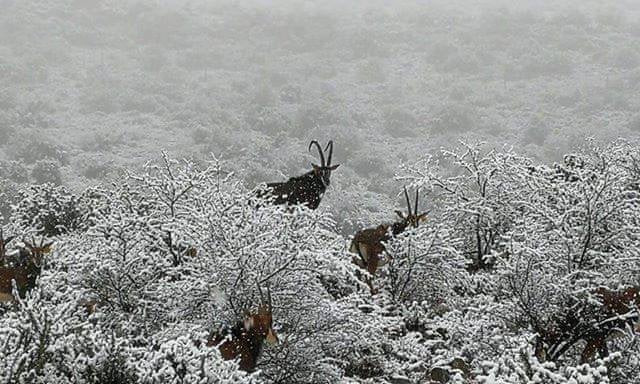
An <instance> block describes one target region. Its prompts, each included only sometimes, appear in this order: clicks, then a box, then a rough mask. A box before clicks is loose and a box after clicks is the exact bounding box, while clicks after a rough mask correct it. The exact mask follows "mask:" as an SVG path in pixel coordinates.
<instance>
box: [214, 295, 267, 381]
mask: <svg viewBox="0 0 640 384" xmlns="http://www.w3.org/2000/svg"><path fill="white" fill-rule="evenodd" d="M258 292H259V293H260V302H261V303H260V306H259V307H258V312H257V313H253V314H247V315H246V317H245V318H244V319H243V320H242V321H238V322H237V323H236V324H235V326H234V327H233V328H231V329H227V330H221V331H219V332H216V333H214V334H212V335H211V336H210V337H209V340H208V341H207V346H209V347H214V346H217V347H218V349H219V350H220V354H221V355H222V358H224V359H225V360H234V359H239V362H240V364H239V366H240V369H242V370H243V371H246V372H253V370H255V368H256V365H257V363H258V358H259V357H260V353H261V352H262V343H263V342H265V341H266V342H267V343H269V344H277V343H278V336H277V335H276V333H275V331H274V330H273V318H272V313H273V309H272V306H271V291H270V289H269V287H268V286H267V302H266V303H265V300H264V296H263V294H262V290H261V289H260V286H259V285H258Z"/></svg>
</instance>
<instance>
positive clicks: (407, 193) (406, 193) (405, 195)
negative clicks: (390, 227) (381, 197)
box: [404, 186, 411, 216]
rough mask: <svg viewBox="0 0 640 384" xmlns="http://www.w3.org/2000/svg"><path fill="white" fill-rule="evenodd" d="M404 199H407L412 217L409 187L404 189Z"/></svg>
mask: <svg viewBox="0 0 640 384" xmlns="http://www.w3.org/2000/svg"><path fill="white" fill-rule="evenodd" d="M404 197H405V199H407V210H408V212H409V216H411V201H409V192H407V187H406V186H405V187H404Z"/></svg>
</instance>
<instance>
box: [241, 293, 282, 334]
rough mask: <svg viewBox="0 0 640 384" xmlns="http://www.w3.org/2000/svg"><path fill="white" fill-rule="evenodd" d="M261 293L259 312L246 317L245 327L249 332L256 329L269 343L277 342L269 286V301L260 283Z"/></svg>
mask: <svg viewBox="0 0 640 384" xmlns="http://www.w3.org/2000/svg"><path fill="white" fill-rule="evenodd" d="M258 292H259V293H260V306H259V307H258V313H256V314H254V315H251V316H248V317H246V318H245V319H244V321H243V324H244V329H245V330H246V331H247V332H250V331H251V330H254V331H255V332H256V333H257V334H258V335H259V336H261V337H264V340H265V341H266V342H267V343H268V344H272V345H273V344H277V343H278V336H277V335H276V332H275V331H274V330H273V316H272V314H273V307H272V306H271V290H270V289H269V287H267V301H266V302H265V300H264V295H263V294H262V289H261V288H260V285H258Z"/></svg>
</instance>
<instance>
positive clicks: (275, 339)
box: [265, 328, 278, 345]
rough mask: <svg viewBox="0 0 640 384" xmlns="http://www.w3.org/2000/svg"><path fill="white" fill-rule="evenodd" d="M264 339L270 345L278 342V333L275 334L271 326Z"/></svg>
mask: <svg viewBox="0 0 640 384" xmlns="http://www.w3.org/2000/svg"><path fill="white" fill-rule="evenodd" d="M265 340H266V341H267V343H268V344H271V345H275V344H278V335H276V333H275V331H274V330H273V328H269V331H268V332H267V337H266V338H265Z"/></svg>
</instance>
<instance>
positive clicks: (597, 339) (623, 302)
mask: <svg viewBox="0 0 640 384" xmlns="http://www.w3.org/2000/svg"><path fill="white" fill-rule="evenodd" d="M592 293H593V296H594V297H595V299H596V303H594V302H593V301H588V302H583V303H580V304H579V305H577V306H575V307H574V308H575V309H572V310H570V311H567V312H566V313H562V314H559V316H558V317H557V318H556V319H555V321H553V322H552V324H551V326H549V327H547V328H546V329H538V330H537V331H538V337H537V339H536V344H535V354H536V356H537V357H538V359H540V360H551V361H555V360H557V359H558V358H559V357H560V356H562V355H563V354H564V353H565V352H566V351H567V350H569V349H570V348H571V347H573V346H574V345H575V344H576V343H577V342H579V341H581V340H583V341H585V342H586V345H585V347H584V349H583V350H582V354H581V356H580V362H581V363H583V364H584V363H586V362H587V361H589V359H591V358H592V357H593V356H594V355H595V353H596V352H597V353H598V354H599V355H600V357H601V358H604V357H606V356H608V355H609V349H608V348H607V340H608V339H609V338H611V337H613V336H614V333H618V335H621V334H622V333H623V332H624V330H625V328H627V327H628V328H631V329H632V330H634V331H635V332H640V312H639V311H640V286H635V287H631V288H627V289H623V290H618V291H614V290H611V289H608V288H598V289H596V290H594V291H593V292H592Z"/></svg>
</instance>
